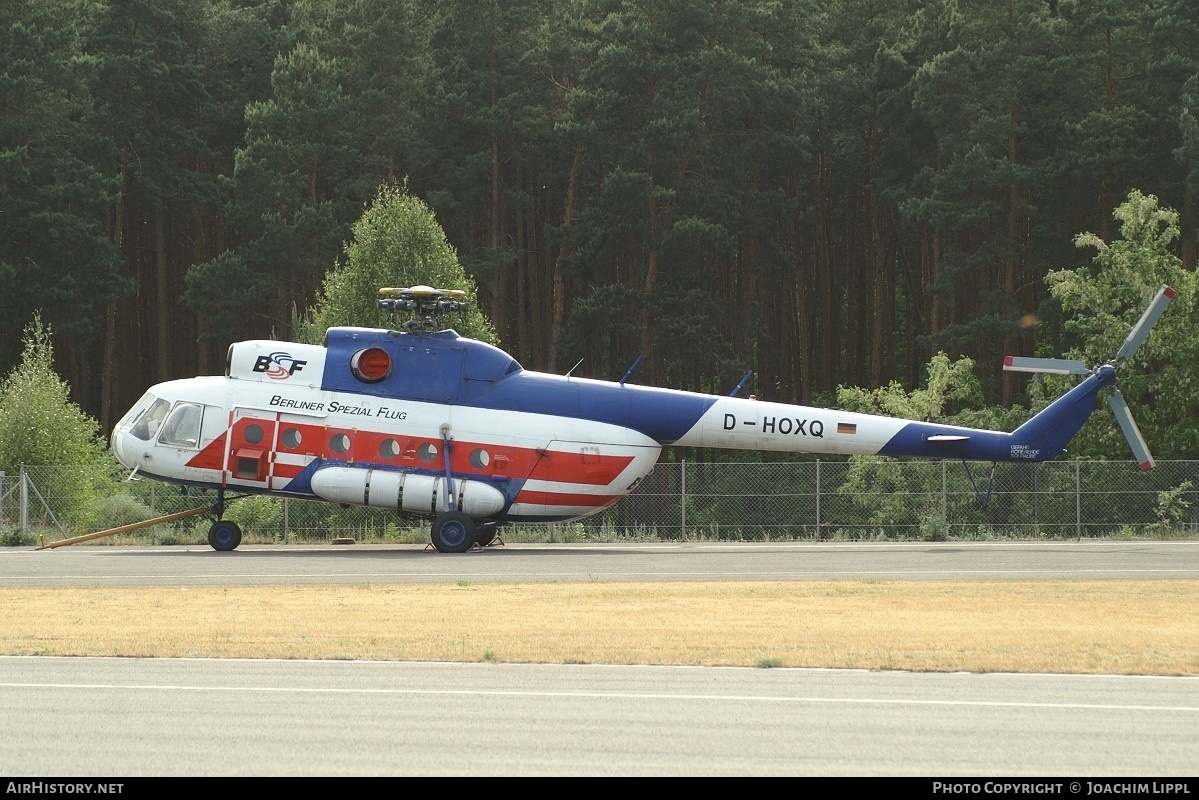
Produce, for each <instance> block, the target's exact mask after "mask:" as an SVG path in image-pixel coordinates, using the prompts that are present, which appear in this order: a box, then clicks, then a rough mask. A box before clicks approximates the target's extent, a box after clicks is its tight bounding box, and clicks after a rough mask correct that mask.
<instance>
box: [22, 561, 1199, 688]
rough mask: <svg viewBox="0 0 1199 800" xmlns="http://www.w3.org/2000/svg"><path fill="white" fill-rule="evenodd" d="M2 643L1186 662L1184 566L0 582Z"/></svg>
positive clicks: (781, 662) (856, 662) (622, 658)
mask: <svg viewBox="0 0 1199 800" xmlns="http://www.w3.org/2000/svg"><path fill="white" fill-rule="evenodd" d="M0 608H3V609H4V613H3V615H0V653H4V654H9V655H73V656H84V655H94V656H150V657H181V656H206V657H216V658H234V657H238V658H297V659H313V658H331V659H352V660H364V659H378V660H388V661H392V660H415V661H496V662H540V663H588V664H594V663H605V664H693V665H707V666H715V665H730V666H755V665H756V666H785V667H833V668H861V669H872V670H880V669H897V670H917V671H938V672H941V671H968V672H1071V673H1113V674H1153V675H1199V582H1197V581H1101V582H1085V583H1078V582H1071V581H1044V582H1041V581H1038V582H993V583H981V584H979V583H960V582H906V583H898V582H877V581H828V582H789V583H777V582H749V583H742V582H735V583H632V584H630V583H569V584H567V583H550V584H499V585H497V584H468V583H461V584H445V585H419V586H408V585H358V586H287V587H285V586H265V587H241V586H237V587H233V586H217V587H195V586H188V587H120V588H0Z"/></svg>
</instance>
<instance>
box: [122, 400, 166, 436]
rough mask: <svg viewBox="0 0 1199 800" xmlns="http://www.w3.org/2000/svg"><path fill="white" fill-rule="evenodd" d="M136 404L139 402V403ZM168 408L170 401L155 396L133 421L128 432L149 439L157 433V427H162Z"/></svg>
mask: <svg viewBox="0 0 1199 800" xmlns="http://www.w3.org/2000/svg"><path fill="white" fill-rule="evenodd" d="M138 405H141V404H140V403H139V404H138ZM170 408H171V404H170V402H168V401H167V400H163V399H162V398H161V397H159V398H156V399H155V400H154V402H153V403H151V404H150V407H149V408H147V409H146V410H145V411H143V412H142V413H141V415H140V416H138V417H137V419H136V420H134V421H133V425H132V426H131V427H130V428H129V432H130V433H131V434H133V435H134V436H136V437H137V438H139V439H141V440H142V441H145V442H148V441H150V440H151V439H153V438H154V437H155V436H157V435H158V429H159V428H161V427H162V421H163V420H165V419H166V418H167V411H169V410H170Z"/></svg>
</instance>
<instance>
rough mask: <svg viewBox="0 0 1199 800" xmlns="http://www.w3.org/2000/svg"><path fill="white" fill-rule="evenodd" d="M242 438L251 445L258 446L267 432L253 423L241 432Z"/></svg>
mask: <svg viewBox="0 0 1199 800" xmlns="http://www.w3.org/2000/svg"><path fill="white" fill-rule="evenodd" d="M241 435H242V438H243V439H245V440H246V442H247V443H249V444H258V443H259V442H261V441H262V440H263V437H265V436H266V431H264V430H263V429H262V426H261V425H259V424H258V423H257V422H251V423H250V424H249V425H247V426H246V427H245V428H244V429H243V430H242V432H241Z"/></svg>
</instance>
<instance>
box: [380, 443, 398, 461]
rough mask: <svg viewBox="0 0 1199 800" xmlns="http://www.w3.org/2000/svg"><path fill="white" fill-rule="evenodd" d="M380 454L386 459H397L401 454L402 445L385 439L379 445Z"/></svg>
mask: <svg viewBox="0 0 1199 800" xmlns="http://www.w3.org/2000/svg"><path fill="white" fill-rule="evenodd" d="M379 454H380V455H381V456H383V457H384V458H395V457H396V456H398V455H399V454H400V443H399V442H397V441H396V440H395V439H384V440H383V443H382V444H380V445H379Z"/></svg>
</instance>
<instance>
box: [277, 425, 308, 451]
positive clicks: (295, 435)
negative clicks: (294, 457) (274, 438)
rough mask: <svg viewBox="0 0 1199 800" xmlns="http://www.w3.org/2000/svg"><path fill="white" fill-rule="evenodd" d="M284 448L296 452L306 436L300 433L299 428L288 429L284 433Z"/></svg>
mask: <svg viewBox="0 0 1199 800" xmlns="http://www.w3.org/2000/svg"><path fill="white" fill-rule="evenodd" d="M282 438H283V446H284V447H286V448H288V449H291V450H294V449H296V448H297V447H299V446H300V442H302V441H304V436H303V435H302V434H301V433H300V429H299V428H286V429H285V430H284V431H283V437H282Z"/></svg>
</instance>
